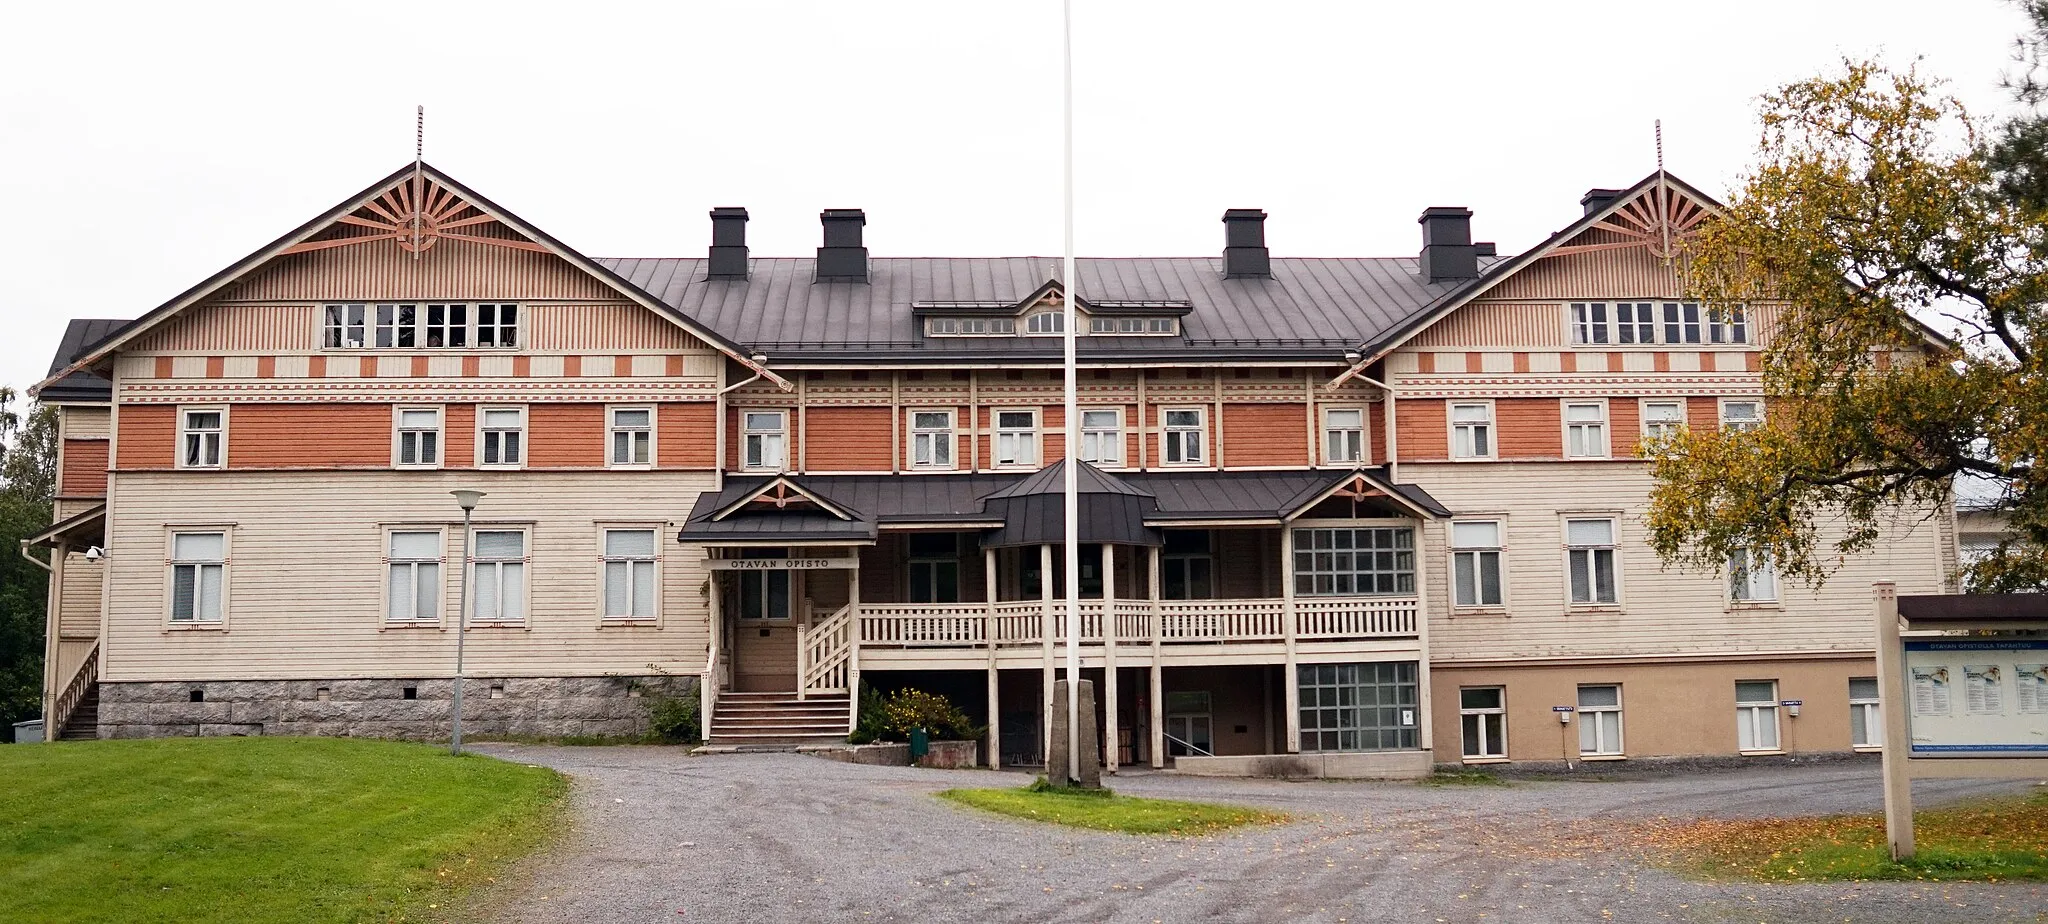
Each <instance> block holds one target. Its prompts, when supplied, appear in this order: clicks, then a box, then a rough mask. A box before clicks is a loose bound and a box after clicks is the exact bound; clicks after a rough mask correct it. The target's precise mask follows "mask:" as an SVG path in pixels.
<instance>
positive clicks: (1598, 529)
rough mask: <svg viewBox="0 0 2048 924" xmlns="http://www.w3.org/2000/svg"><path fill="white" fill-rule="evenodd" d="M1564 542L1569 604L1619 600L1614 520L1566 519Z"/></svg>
mask: <svg viewBox="0 0 2048 924" xmlns="http://www.w3.org/2000/svg"><path fill="white" fill-rule="evenodd" d="M1564 541H1565V570H1566V573H1567V575H1568V576H1569V578H1570V583H1571V602H1572V603H1573V604H1574V605H1578V606H1598V605H1601V604H1609V603H1614V602H1616V601H1617V600H1619V599H1620V596H1619V594H1618V593H1617V591H1616V586H1615V567H1614V565H1615V562H1614V554H1615V541H1614V520H1612V519H1609V518H1600V519H1584V520H1566V521H1565V524H1564Z"/></svg>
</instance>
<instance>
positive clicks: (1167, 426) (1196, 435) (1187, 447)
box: [1160, 407, 1209, 465]
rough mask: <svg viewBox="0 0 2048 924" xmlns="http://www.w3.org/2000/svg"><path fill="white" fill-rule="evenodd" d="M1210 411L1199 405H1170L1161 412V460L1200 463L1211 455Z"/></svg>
mask: <svg viewBox="0 0 2048 924" xmlns="http://www.w3.org/2000/svg"><path fill="white" fill-rule="evenodd" d="M1208 417H1209V415H1208V412H1207V411H1206V410H1205V409H1203V408H1199V407H1170V408H1167V409H1166V410H1165V412H1164V413H1162V414H1161V415H1160V423H1161V425H1162V427H1163V430H1162V432H1161V438H1162V441H1161V444H1160V446H1161V448H1160V452H1161V459H1160V461H1161V463H1162V464H1165V465H1201V464H1202V463H1203V460H1205V459H1207V458H1208V452H1209V427H1208Z"/></svg>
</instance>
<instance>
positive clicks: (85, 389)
mask: <svg viewBox="0 0 2048 924" xmlns="http://www.w3.org/2000/svg"><path fill="white" fill-rule="evenodd" d="M126 323H128V322H127V321H126V320H125V319H121V318H74V319H73V320H72V321H71V324H70V325H69V326H67V327H65V328H64V339H63V340H61V341H59V342H58V344H57V355H56V356H55V357H53V358H52V359H51V360H50V371H49V372H47V373H45V375H56V374H57V373H59V372H62V371H64V367H66V366H69V365H71V364H72V363H75V362H77V361H78V360H79V359H80V358H82V357H84V356H85V354H86V352H87V351H89V350H91V349H92V348H93V347H95V346H98V345H99V343H100V341H102V340H105V339H107V337H109V336H111V335H112V334H113V333H114V331H117V330H120V329H121V325H123V324H126ZM36 397H38V398H39V399H41V400H43V401H50V402H96V401H112V400H113V399H114V383H112V382H109V381H107V380H106V379H104V378H102V377H100V376H98V375H94V374H93V373H90V372H86V371H84V370H80V371H78V372H73V373H71V374H70V375H67V376H65V377H63V378H61V379H58V380H57V381H55V382H51V383H50V384H49V385H46V386H44V387H43V390H42V391H40V392H38V393H37V394H36Z"/></svg>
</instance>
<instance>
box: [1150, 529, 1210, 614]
mask: <svg viewBox="0 0 2048 924" xmlns="http://www.w3.org/2000/svg"><path fill="white" fill-rule="evenodd" d="M1214 541H1215V538H1214V536H1213V535H1212V534H1211V533H1210V532H1209V531H1208V530H1206V529H1171V530H1167V531H1166V547H1165V548H1164V549H1162V550H1161V552H1162V554H1161V555H1160V558H1159V577H1160V583H1162V584H1163V585H1165V586H1163V587H1161V588H1160V596H1161V598H1162V599H1166V600H1209V599H1213V598H1214V597H1215V596H1216V558H1215V554H1214V548H1213V543H1214Z"/></svg>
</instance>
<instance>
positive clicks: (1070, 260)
mask: <svg viewBox="0 0 2048 924" xmlns="http://www.w3.org/2000/svg"><path fill="white" fill-rule="evenodd" d="M1060 15H1061V38H1062V39H1063V40H1064V41H1063V42H1062V55H1061V65H1062V67H1061V87H1060V89H1061V92H1062V96H1063V100H1062V101H1063V103H1064V104H1065V105H1064V107H1063V110H1064V111H1063V113H1062V115H1063V116H1064V120H1065V125H1064V128H1065V135H1066V139H1065V140H1066V144H1065V146H1064V147H1065V155H1066V165H1065V166H1066V171H1065V180H1066V189H1065V194H1066V248H1067V249H1066V257H1065V262H1064V264H1063V267H1062V277H1061V279H1062V284H1063V285H1064V286H1065V288H1066V292H1065V297H1063V298H1062V299H1060V303H1061V315H1062V317H1061V318H1060V320H1061V322H1062V324H1061V327H1060V329H1061V330H1062V331H1063V332H1064V333H1063V334H1062V335H1061V337H1060V340H1061V343H1062V345H1063V346H1064V347H1065V353H1066V355H1065V357H1064V360H1063V362H1064V368H1065V379H1066V412H1067V419H1066V431H1067V437H1066V440H1065V443H1066V445H1065V446H1064V447H1063V448H1064V450H1065V452H1064V453H1063V455H1064V457H1065V458H1064V462H1065V464H1064V465H1062V466H1061V468H1062V469H1064V472H1065V476H1066V477H1065V480H1066V484H1065V494H1066V496H1065V497H1064V498H1063V501H1064V504H1065V512H1066V527H1067V528H1066V546H1067V779H1068V780H1069V781H1070V782H1078V781H1079V780H1080V778H1081V682H1080V681H1081V533H1080V528H1081V527H1080V514H1081V501H1080V492H1079V490H1078V487H1079V486H1078V484H1077V483H1076V482H1077V479H1076V477H1075V475H1076V471H1075V459H1076V458H1077V457H1078V456H1079V452H1078V448H1079V446H1080V443H1081V439H1080V435H1079V434H1080V425H1079V420H1080V412H1079V411H1078V409H1077V408H1078V405H1079V404H1080V398H1079V395H1078V394H1077V391H1078V389H1079V384H1078V379H1079V373H1078V370H1077V369H1076V368H1075V366H1076V364H1075V361H1074V336H1075V330H1074V328H1075V321H1076V319H1077V315H1076V313H1075V311H1074V303H1075V302H1078V301H1080V299H1081V292H1080V289H1081V285H1080V280H1079V279H1078V278H1076V276H1075V273H1074V2H1073V0H1061V2H1060ZM1104 579H1105V580H1107V576H1105V578H1104ZM1112 708H1114V707H1112Z"/></svg>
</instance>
